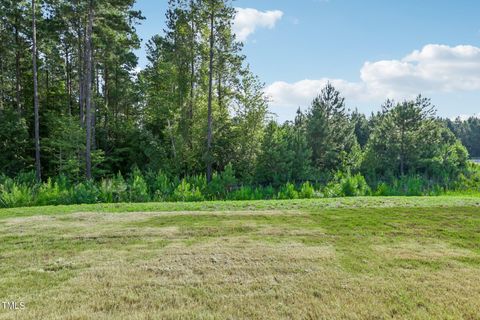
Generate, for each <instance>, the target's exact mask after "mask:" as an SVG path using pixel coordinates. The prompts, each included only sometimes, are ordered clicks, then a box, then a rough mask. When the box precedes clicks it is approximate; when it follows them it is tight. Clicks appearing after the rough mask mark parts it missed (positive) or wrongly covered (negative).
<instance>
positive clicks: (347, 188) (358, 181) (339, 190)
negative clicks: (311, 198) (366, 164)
mask: <svg viewBox="0 0 480 320" xmlns="http://www.w3.org/2000/svg"><path fill="white" fill-rule="evenodd" d="M324 194H325V196H326V197H358V196H366V195H368V194H370V187H369V186H368V184H367V181H366V180H365V177H364V176H362V175H361V174H356V175H353V176H352V175H350V174H344V173H341V172H339V173H337V174H336V175H335V178H334V179H333V181H331V182H330V183H329V184H327V186H326V187H325V189H324Z"/></svg>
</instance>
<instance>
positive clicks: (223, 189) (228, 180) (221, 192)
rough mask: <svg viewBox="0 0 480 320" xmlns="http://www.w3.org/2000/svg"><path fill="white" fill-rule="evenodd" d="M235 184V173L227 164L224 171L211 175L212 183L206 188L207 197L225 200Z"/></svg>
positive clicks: (230, 165)
mask: <svg viewBox="0 0 480 320" xmlns="http://www.w3.org/2000/svg"><path fill="white" fill-rule="evenodd" d="M236 184H237V179H236V178H235V171H234V170H233V166H232V164H231V163H229V164H228V165H227V166H226V167H225V170H224V171H222V172H221V173H220V174H214V175H213V177H212V181H210V183H209V184H208V187H207V194H208V197H209V198H210V199H225V198H226V196H227V194H228V193H229V192H230V191H231V190H232V189H233V187H234V186H235V185H236Z"/></svg>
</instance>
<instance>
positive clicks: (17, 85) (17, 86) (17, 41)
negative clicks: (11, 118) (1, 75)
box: [15, 13, 22, 112]
mask: <svg viewBox="0 0 480 320" xmlns="http://www.w3.org/2000/svg"><path fill="white" fill-rule="evenodd" d="M15 93H16V95H15V100H16V101H15V102H16V104H17V109H18V112H22V103H21V101H20V37H19V35H18V13H17V14H16V16H15Z"/></svg>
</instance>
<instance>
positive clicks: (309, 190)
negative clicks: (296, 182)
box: [299, 181, 315, 199]
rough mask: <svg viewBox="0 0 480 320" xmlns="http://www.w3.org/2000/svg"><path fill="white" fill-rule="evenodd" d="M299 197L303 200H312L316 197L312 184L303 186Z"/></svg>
mask: <svg viewBox="0 0 480 320" xmlns="http://www.w3.org/2000/svg"><path fill="white" fill-rule="evenodd" d="M299 196H300V198H302V199H310V198H313V197H314V196H315V189H314V188H313V186H312V185H311V184H310V182H308V181H307V182H304V183H303V184H302V186H301V187H300V194H299Z"/></svg>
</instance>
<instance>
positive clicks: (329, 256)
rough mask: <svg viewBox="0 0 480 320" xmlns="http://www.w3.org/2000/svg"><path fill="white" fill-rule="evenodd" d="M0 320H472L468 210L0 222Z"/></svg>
mask: <svg viewBox="0 0 480 320" xmlns="http://www.w3.org/2000/svg"><path fill="white" fill-rule="evenodd" d="M0 217H1V218H0V274H1V275H2V277H1V278H0V301H18V302H24V303H25V304H26V309H25V310H17V311H8V310H3V309H0V319H14V318H18V319H165V318H167V319H172V318H173V319H184V318H196V319H275V318H285V319H305V318H307V319H308V318H310V319H318V318H320V319H322V318H324V319H383V318H400V319H432V318H440V319H460V318H464V319H478V318H480V200H479V199H478V198H474V197H463V198H458V197H436V198H356V199H327V200H298V201H258V202H211V203H172V204H164V203H162V204H122V205H93V206H71V207H70V206H63V207H43V208H26V209H23V208H20V209H8V210H0Z"/></svg>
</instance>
